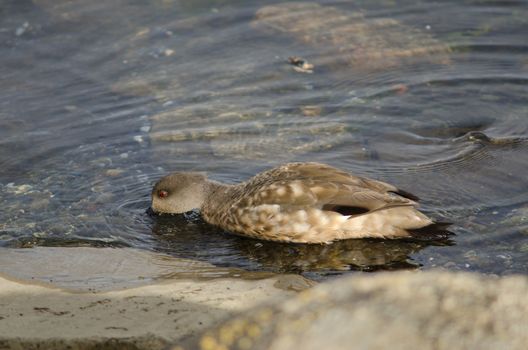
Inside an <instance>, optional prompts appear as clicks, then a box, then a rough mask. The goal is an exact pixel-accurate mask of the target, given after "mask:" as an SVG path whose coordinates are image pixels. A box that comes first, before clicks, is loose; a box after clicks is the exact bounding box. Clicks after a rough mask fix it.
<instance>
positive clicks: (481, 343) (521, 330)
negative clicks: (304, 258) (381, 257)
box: [173, 272, 528, 350]
mask: <svg viewBox="0 0 528 350" xmlns="http://www.w3.org/2000/svg"><path fill="white" fill-rule="evenodd" d="M527 293H528V279H527V278H525V277H520V276H516V277H505V278H490V277H484V276H479V275H472V274H463V273H440V272H425V273H408V272H398V273H383V274H377V275H374V276H373V275H356V276H352V277H343V278H340V279H338V280H336V281H333V282H330V283H323V284H321V285H319V286H316V287H314V288H312V289H308V290H306V291H304V292H302V293H300V294H298V295H297V296H294V297H293V298H290V299H287V300H283V301H276V302H274V303H271V304H268V305H266V306H261V307H258V308H256V309H253V310H251V311H249V312H245V313H244V314H243V315H240V316H237V317H235V318H232V319H230V320H228V321H226V322H224V323H222V324H220V325H218V326H216V327H214V328H213V329H211V330H209V331H207V332H206V333H205V334H203V335H202V336H201V338H200V339H199V340H198V341H197V342H195V343H192V342H191V343H190V344H186V345H178V346H175V347H173V350H176V349H202V350H209V349H254V350H259V349H273V350H289V349H305V350H311V349H314V350H315V349H317V350H319V349H333V350H339V349H450V350H451V349H525V348H526V344H528V332H526V330H527V328H526V325H527V324H528V298H526V295H528V294H527Z"/></svg>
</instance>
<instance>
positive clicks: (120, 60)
mask: <svg viewBox="0 0 528 350" xmlns="http://www.w3.org/2000/svg"><path fill="white" fill-rule="evenodd" d="M317 4H318V5H313V3H301V4H300V5H296V6H298V7H297V8H289V7H288V5H284V4H282V5H281V4H274V2H266V3H263V2H257V1H220V0H217V1H214V0H210V1H184V0H180V1H176V0H174V1H172V0H151V1H145V2H138V1H130V0H129V1H125V0H112V1H106V2H104V3H98V4H92V3H89V2H85V1H57V0H54V1H51V0H33V1H29V0H27V1H14V0H13V1H8V0H4V1H2V6H1V7H0V84H1V86H2V90H1V93H0V169H1V170H0V202H1V204H2V208H3V210H2V212H1V213H0V245H1V246H3V247H10V248H20V247H27V248H29V247H35V246H58V247H70V246H75V247H78V246H94V247H116V248H119V247H132V248H139V249H145V250H151V251H159V252H163V253H167V254H170V255H172V256H174V257H176V258H186V259H194V260H198V261H203V262H207V263H211V264H214V265H217V266H220V267H237V268H244V269H247V270H269V271H276V272H297V273H303V274H305V275H307V276H310V277H314V278H322V277H324V276H332V275H336V274H342V273H346V272H347V271H378V270H387V269H417V268H418V269H429V268H433V267H442V268H446V269H449V270H469V271H478V272H483V273H493V274H499V275H502V274H511V273H526V271H527V268H528V191H527V189H528V177H527V176H526V169H527V166H528V141H527V139H526V136H527V128H528V97H527V96H528V46H527V42H526V37H527V35H528V4H527V3H526V2H522V1H508V2H496V1H438V2H429V1H427V2H425V1H424V2H421V1H416V0H413V1H382V0H378V1H353V2H349V1H331V2H330V1H328V2H326V1H320V2H318V3H317ZM266 6H268V7H267V8H266ZM270 6H276V8H278V9H279V10H278V11H279V12H278V13H275V12H273V11H271V13H272V14H273V15H272V16H270V17H267V15H266V16H265V15H263V14H268V13H269V12H270V8H271V9H275V7H270ZM266 11H268V12H266ZM274 11H275V10H274ZM303 13H306V14H307V15H309V16H311V17H309V18H313V20H312V21H303ZM318 14H320V15H318ZM318 18H321V20H318ZM323 19H324V20H323ZM290 56H299V57H302V58H304V59H306V60H308V61H309V62H310V63H312V64H314V65H315V68H314V71H313V73H306V72H299V71H296V70H295V69H294V67H293V66H292V65H290V64H289V63H288V57H290ZM287 161H320V162H325V163H329V164H331V165H334V166H338V167H341V168H343V169H346V170H349V171H351V172H354V173H357V174H361V175H366V176H370V177H374V178H377V179H381V180H385V181H389V182H392V183H394V184H396V185H398V186H400V187H402V188H404V189H405V190H407V191H410V192H413V193H415V194H417V195H418V196H419V197H420V198H421V203H422V208H423V209H424V211H426V212H427V213H428V214H430V215H431V216H433V217H435V218H437V219H438V220H442V221H450V222H453V226H452V231H453V232H454V233H456V236H454V237H453V238H452V240H451V241H447V242H437V243H435V244H431V243H430V242H416V241H379V240H352V241H346V242H338V243H335V244H332V245H325V246H302V245H288V244H276V243H269V242H259V241H255V240H250V239H244V238H240V237H236V236H233V235H230V234H227V233H225V232H221V231H220V230H218V229H215V228H212V227H210V226H208V225H207V224H205V223H203V222H202V221H201V220H200V219H199V218H198V217H196V216H193V215H191V216H187V217H180V218H160V219H154V218H151V217H149V216H148V215H146V214H145V209H146V208H147V207H148V204H149V198H148V197H149V193H150V188H151V186H152V184H153V183H154V182H155V181H156V180H157V179H158V178H159V177H161V176H162V175H163V174H166V173H168V172H170V171H174V170H199V171H207V172H208V173H210V175H211V177H213V178H215V179H217V180H221V181H226V182H237V181H241V180H244V179H247V178H248V177H250V176H251V175H253V174H255V173H256V172H258V171H261V170H264V169H266V168H268V167H271V166H274V165H277V164H280V163H283V162H287Z"/></svg>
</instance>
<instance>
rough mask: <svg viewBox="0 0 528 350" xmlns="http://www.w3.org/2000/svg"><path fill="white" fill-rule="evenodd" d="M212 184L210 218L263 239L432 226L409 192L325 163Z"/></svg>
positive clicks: (387, 233)
mask: <svg viewBox="0 0 528 350" xmlns="http://www.w3.org/2000/svg"><path fill="white" fill-rule="evenodd" d="M207 188H208V190H207V191H206V195H205V199H204V201H203V204H202V206H201V208H200V209H201V212H202V215H203V217H204V219H205V221H207V222H209V223H210V224H213V225H216V226H219V227H221V228H223V229H225V230H227V231H230V232H233V233H236V234H240V235H245V236H250V237H254V238H258V239H265V240H273V241H284V242H296V243H329V242H332V241H334V240H339V239H348V238H365V237H371V238H403V237H409V236H411V235H412V232H411V231H412V230H415V229H420V228H423V227H426V226H428V225H431V224H433V221H432V220H431V219H429V218H428V217H427V216H426V215H424V214H423V213H421V212H419V211H418V210H417V207H418V204H417V202H416V201H415V199H417V197H415V196H413V195H411V194H410V193H407V192H404V191H401V190H399V189H398V188H396V187H395V186H393V185H390V184H387V183H384V182H381V181H377V180H372V179H368V178H364V177H359V176H355V175H352V174H349V173H347V172H345V171H343V170H340V169H337V168H334V167H331V166H329V165H325V164H321V163H289V164H284V165H282V166H279V167H276V168H273V169H270V170H267V171H265V172H262V173H260V174H258V175H256V176H254V177H252V178H250V179H249V180H247V181H246V182H243V183H241V184H237V185H224V184H221V183H217V182H212V181H208V187H207ZM153 196H154V194H153ZM153 202H154V199H153Z"/></svg>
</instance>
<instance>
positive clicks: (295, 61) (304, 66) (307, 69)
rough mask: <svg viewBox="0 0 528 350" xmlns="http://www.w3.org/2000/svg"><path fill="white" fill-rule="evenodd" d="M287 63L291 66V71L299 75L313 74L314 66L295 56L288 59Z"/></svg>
mask: <svg viewBox="0 0 528 350" xmlns="http://www.w3.org/2000/svg"><path fill="white" fill-rule="evenodd" d="M288 62H290V64H291V65H293V69H294V70H295V71H296V72H299V73H309V74H311V73H313V69H314V65H313V64H311V63H309V62H308V61H307V60H305V59H304V58H301V57H297V56H290V57H288Z"/></svg>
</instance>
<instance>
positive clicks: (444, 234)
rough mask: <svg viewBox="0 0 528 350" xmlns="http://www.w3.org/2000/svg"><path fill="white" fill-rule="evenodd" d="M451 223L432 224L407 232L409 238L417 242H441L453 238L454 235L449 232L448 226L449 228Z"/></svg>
mask: <svg viewBox="0 0 528 350" xmlns="http://www.w3.org/2000/svg"><path fill="white" fill-rule="evenodd" d="M451 225H452V223H451V222H441V221H439V222H433V223H432V224H430V225H427V226H425V227H421V228H417V229H411V230H407V232H409V234H410V237H412V238H416V239H419V240H428V241H441V240H448V239H449V237H451V236H453V235H454V233H453V232H452V231H449V229H448V228H449V226H451Z"/></svg>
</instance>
